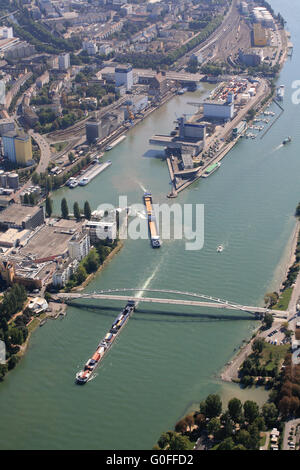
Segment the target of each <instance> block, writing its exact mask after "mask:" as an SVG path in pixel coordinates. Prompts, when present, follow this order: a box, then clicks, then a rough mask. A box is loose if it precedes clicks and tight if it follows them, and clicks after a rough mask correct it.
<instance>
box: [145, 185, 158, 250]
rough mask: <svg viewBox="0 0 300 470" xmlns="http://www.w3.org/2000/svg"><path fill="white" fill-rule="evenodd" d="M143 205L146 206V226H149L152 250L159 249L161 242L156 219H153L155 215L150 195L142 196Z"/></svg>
mask: <svg viewBox="0 0 300 470" xmlns="http://www.w3.org/2000/svg"><path fill="white" fill-rule="evenodd" d="M144 204H145V206H146V211H147V218H148V226H149V232H150V239H151V245H152V248H159V247H160V245H161V242H160V237H159V233H158V228H157V223H156V219H155V215H154V211H153V206H152V194H151V193H145V194H144Z"/></svg>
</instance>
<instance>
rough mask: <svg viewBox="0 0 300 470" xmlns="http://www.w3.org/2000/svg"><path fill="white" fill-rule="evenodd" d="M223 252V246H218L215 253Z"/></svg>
mask: <svg viewBox="0 0 300 470" xmlns="http://www.w3.org/2000/svg"><path fill="white" fill-rule="evenodd" d="M223 250H224V246H223V245H219V246H218V248H217V252H218V253H222V251H223Z"/></svg>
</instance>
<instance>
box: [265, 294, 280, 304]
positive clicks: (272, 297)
mask: <svg viewBox="0 0 300 470" xmlns="http://www.w3.org/2000/svg"><path fill="white" fill-rule="evenodd" d="M264 299H265V304H266V305H267V306H268V307H273V305H275V304H277V302H278V299H279V295H278V293H277V292H267V293H266V295H265V297H264Z"/></svg>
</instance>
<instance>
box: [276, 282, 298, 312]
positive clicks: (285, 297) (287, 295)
mask: <svg viewBox="0 0 300 470" xmlns="http://www.w3.org/2000/svg"><path fill="white" fill-rule="evenodd" d="M292 293H293V287H288V288H287V289H285V290H284V291H283V292H282V293H281V295H280V297H279V300H278V302H277V304H276V305H273V307H272V309H273V310H283V311H285V310H287V309H288V306H289V303H290V300H291V296H292Z"/></svg>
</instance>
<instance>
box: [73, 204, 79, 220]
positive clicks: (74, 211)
mask: <svg viewBox="0 0 300 470" xmlns="http://www.w3.org/2000/svg"><path fill="white" fill-rule="evenodd" d="M73 213H74V217H75V219H76V220H80V217H81V214H80V209H79V205H78V202H74V205H73Z"/></svg>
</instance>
